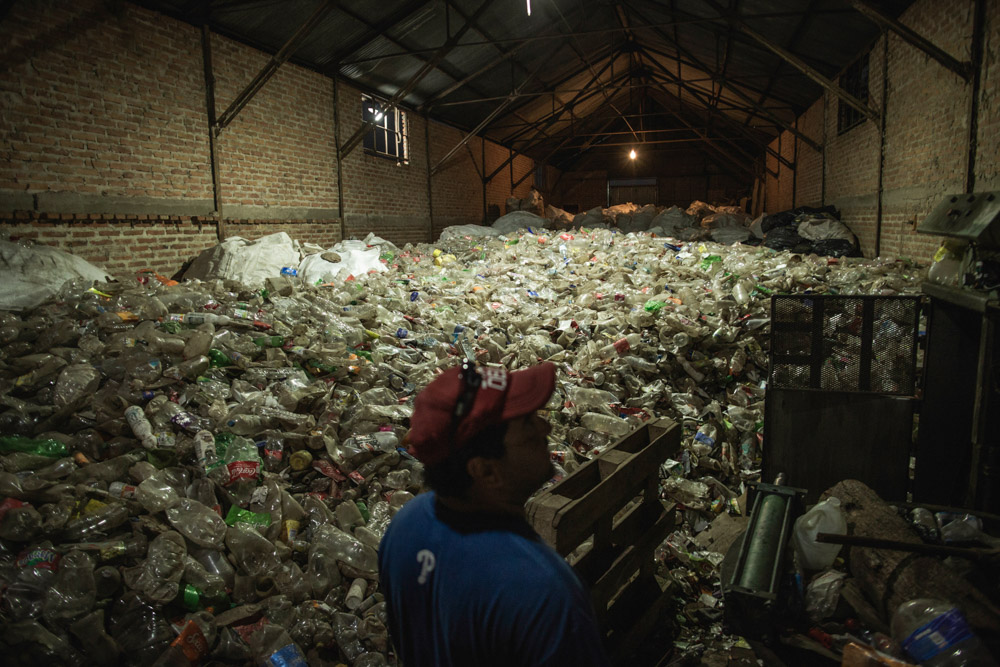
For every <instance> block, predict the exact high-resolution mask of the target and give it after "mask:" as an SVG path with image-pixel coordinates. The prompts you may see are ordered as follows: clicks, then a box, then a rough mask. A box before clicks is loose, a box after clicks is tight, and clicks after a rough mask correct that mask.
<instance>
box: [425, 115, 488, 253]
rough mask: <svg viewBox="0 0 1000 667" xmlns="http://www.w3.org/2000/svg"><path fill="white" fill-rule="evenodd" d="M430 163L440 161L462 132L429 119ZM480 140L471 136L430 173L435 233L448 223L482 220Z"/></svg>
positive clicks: (461, 135) (463, 135)
mask: <svg viewBox="0 0 1000 667" xmlns="http://www.w3.org/2000/svg"><path fill="white" fill-rule="evenodd" d="M430 128H431V135H430V149H431V152H430V155H431V167H434V166H436V165H437V164H438V163H441V160H442V159H444V157H445V156H446V155H447V154H448V153H450V152H452V149H454V148H455V146H457V145H458V143H459V142H460V141H462V139H463V138H464V137H465V133H463V132H461V131H460V130H457V129H455V128H453V127H448V126H447V125H442V124H441V123H436V122H433V121H432V122H431V123H430ZM482 163H483V140H482V139H481V138H479V137H473V138H472V139H470V140H469V141H468V142H467V143H466V144H465V146H462V147H461V148H459V149H458V150H457V151H455V153H454V155H452V156H451V157H449V158H448V161H447V162H443V163H441V165H440V167H439V169H438V171H437V173H435V174H434V175H433V176H431V187H432V190H431V202H432V204H433V207H434V235H433V238H434V239H437V238H438V236H440V235H441V230H443V229H444V228H445V227H448V226H449V225H466V224H479V223H481V222H482V221H483V216H484V214H483V180H482V172H483V164H482Z"/></svg>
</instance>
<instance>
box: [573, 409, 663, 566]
mask: <svg viewBox="0 0 1000 667" xmlns="http://www.w3.org/2000/svg"><path fill="white" fill-rule="evenodd" d="M671 424H673V422H671ZM678 431H679V429H677V427H676V426H674V429H673V430H672V431H670V432H665V433H664V435H663V436H662V437H659V438H654V439H653V440H652V442H650V444H648V445H646V446H645V447H643V448H642V449H641V450H640V451H638V452H636V453H635V454H634V455H633V456H631V457H630V458H629V460H628V461H627V462H625V463H624V464H623V465H621V466H619V467H618V468H617V469H616V470H614V471H613V472H612V473H611V474H610V475H608V476H607V477H606V478H605V479H604V480H603V481H602V482H601V483H600V484H598V485H597V486H595V487H594V488H592V489H591V490H590V491H589V492H588V493H586V494H585V495H583V496H582V497H581V498H579V499H577V500H574V501H573V502H571V503H569V504H568V505H566V506H564V507H563V508H562V509H560V510H559V511H558V512H557V513H556V517H555V527H556V532H557V539H556V551H558V552H559V553H560V554H563V555H566V554H568V553H569V552H570V551H572V550H573V549H575V548H576V547H577V546H578V545H579V544H580V542H582V541H583V540H584V539H585V538H586V537H587V536H588V535H589V534H590V533H591V532H592V528H591V526H592V525H593V524H594V521H596V520H597V518H598V517H600V516H601V515H602V514H603V513H604V512H606V511H607V510H608V508H612V507H613V508H614V511H617V509H618V508H620V507H621V506H622V505H624V504H625V503H626V502H628V501H629V500H631V499H632V498H634V497H635V495H636V494H637V493H638V492H639V491H640V490H641V489H642V488H643V486H644V485H645V480H646V477H647V476H648V475H650V474H658V469H659V466H660V464H661V463H662V462H663V461H664V460H665V459H666V458H667V456H668V455H669V453H670V452H671V451H675V450H676V446H677V444H678V443H679V437H680V436H679V433H678Z"/></svg>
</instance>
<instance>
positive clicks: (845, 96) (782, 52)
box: [704, 0, 879, 121]
mask: <svg viewBox="0 0 1000 667" xmlns="http://www.w3.org/2000/svg"><path fill="white" fill-rule="evenodd" d="M704 2H706V3H707V4H708V5H709V6H710V7H712V8H713V9H714V10H715V11H717V12H718V13H719V15H720V17H721V18H723V19H724V20H726V21H729V22H730V23H732V24H733V25H735V26H736V27H737V28H739V29H740V31H741V32H743V33H744V34H746V35H747V36H749V37H750V38H752V39H753V40H754V41H757V42H759V43H760V44H761V45H762V46H764V47H765V48H767V49H768V50H769V51H771V52H772V53H774V54H775V55H777V56H778V57H779V58H781V59H783V60H785V61H786V62H788V64H790V65H792V67H795V68H796V69H798V70H799V71H800V72H802V73H803V74H805V75H806V76H807V77H809V78H810V79H812V80H813V81H815V82H816V83H818V84H819V85H821V86H822V87H823V88H825V89H826V90H828V91H830V92H831V93H833V94H834V95H836V96H837V97H839V98H840V99H842V100H843V101H844V102H845V103H847V104H849V105H850V106H852V107H854V108H855V109H857V110H858V111H860V112H861V113H863V114H864V115H865V116H867V117H868V118H870V119H871V120H873V121H877V120H878V119H879V113H878V111H876V110H875V109H872V108H871V107H870V106H868V105H867V104H865V103H864V102H863V101H861V100H859V99H858V98H857V97H855V96H854V95H851V94H850V93H849V92H847V91H846V90H844V89H843V88H841V87H840V86H838V85H837V84H836V83H835V82H833V81H831V80H830V79H828V78H826V77H825V76H823V75H822V74H820V73H819V72H818V71H816V70H815V69H813V68H812V67H810V66H809V65H807V64H806V62H805V61H804V60H803V59H802V58H799V57H798V56H797V55H795V54H794V53H792V52H791V51H789V50H788V49H786V48H784V47H782V46H781V45H780V44H776V43H774V42H773V41H772V40H770V39H768V38H767V37H765V36H764V35H762V34H760V33H759V32H757V31H756V30H754V29H753V28H751V27H750V26H749V25H747V23H746V21H744V20H743V19H742V18H740V17H739V16H736V15H734V14H732V13H731V12H729V11H727V10H726V9H725V8H724V7H723V6H722V5H720V4H719V3H718V2H716V1H715V0H704Z"/></svg>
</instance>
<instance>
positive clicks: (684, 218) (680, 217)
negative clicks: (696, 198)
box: [650, 206, 697, 234]
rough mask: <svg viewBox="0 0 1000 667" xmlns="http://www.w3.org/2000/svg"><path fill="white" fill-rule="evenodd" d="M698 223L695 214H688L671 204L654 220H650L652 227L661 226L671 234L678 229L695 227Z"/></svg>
mask: <svg viewBox="0 0 1000 667" xmlns="http://www.w3.org/2000/svg"><path fill="white" fill-rule="evenodd" d="M696 224H697V220H696V219H695V218H694V217H693V216H691V215H688V214H687V213H686V212H684V211H682V210H681V209H679V208H677V207H676V206H671V207H670V208H668V209H667V210H665V211H661V212H660V214H659V215H657V216H656V217H655V218H653V220H652V222H650V227H661V228H663V229H664V230H665V231H666V232H667V233H668V234H669V233H671V232H673V231H674V230H677V229H685V228H687V227H694V226H695V225H696Z"/></svg>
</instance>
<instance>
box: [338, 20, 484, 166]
mask: <svg viewBox="0 0 1000 667" xmlns="http://www.w3.org/2000/svg"><path fill="white" fill-rule="evenodd" d="M492 3H493V0H484V1H483V2H482V4H480V5H479V9H477V10H476V13H475V14H473V16H472V20H475V19H478V18H479V17H480V16H482V15H483V13H484V12H485V11H486V9H487V8H488V7H489V6H490V5H491V4H492ZM472 20H469V21H466V22H465V25H463V26H462V27H461V28H459V29H458V31H456V32H455V34H454V35H452V36H451V37H450V38H449V39H448V41H447V42H445V44H444V46H442V47H441V48H440V49H438V51H437V53H435V54H434V56H433V57H432V58H431V59H430V60H428V61H427V62H426V63H424V66H423V67H421V68H420V69H419V70H418V71H417V73H416V74H414V75H413V76H412V77H411V78H410V80H409V81H407V82H406V83H405V84H404V85H403V87H402V88H400V89H399V90H398V91H396V94H395V95H393V96H392V97H391V98H389V100H388V101H387V102H386V104H385V111H389V110H391V109H394V108H395V107H396V106H397V105H398V104H399V102H400V100H402V99H404V98H405V97H406V96H407V95H409V94H410V92H411V91H412V90H413V89H414V88H415V87H416V85H417V84H418V83H420V81H421V79H423V78H424V77H425V76H427V74H428V73H430V71H431V70H433V69H435V68H437V66H438V65H439V64H440V63H441V61H442V60H444V57H445V56H446V55H448V52H449V51H451V50H452V49H453V48H454V47H455V44H457V43H458V41H459V40H460V39H462V37H463V36H464V35H465V33H466V32H468V31H469V28H471V27H472ZM373 127H375V123H374V122H373V121H371V120H366V121H364V122H362V123H361V125H360V126H359V127H358V129H357V130H355V131H354V134H352V135H351V136H350V138H348V140H347V141H346V142H344V145H343V146H341V147H340V151H341V152H340V155H341V158H342V159H343V158H346V157H347V156H348V155H350V154H351V152H352V151H353V150H354V149H355V148H357V146H358V144H360V143H361V141H362V140H363V139H364V137H365V135H366V134H368V132H369V131H370V130H371V129H372V128H373Z"/></svg>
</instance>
